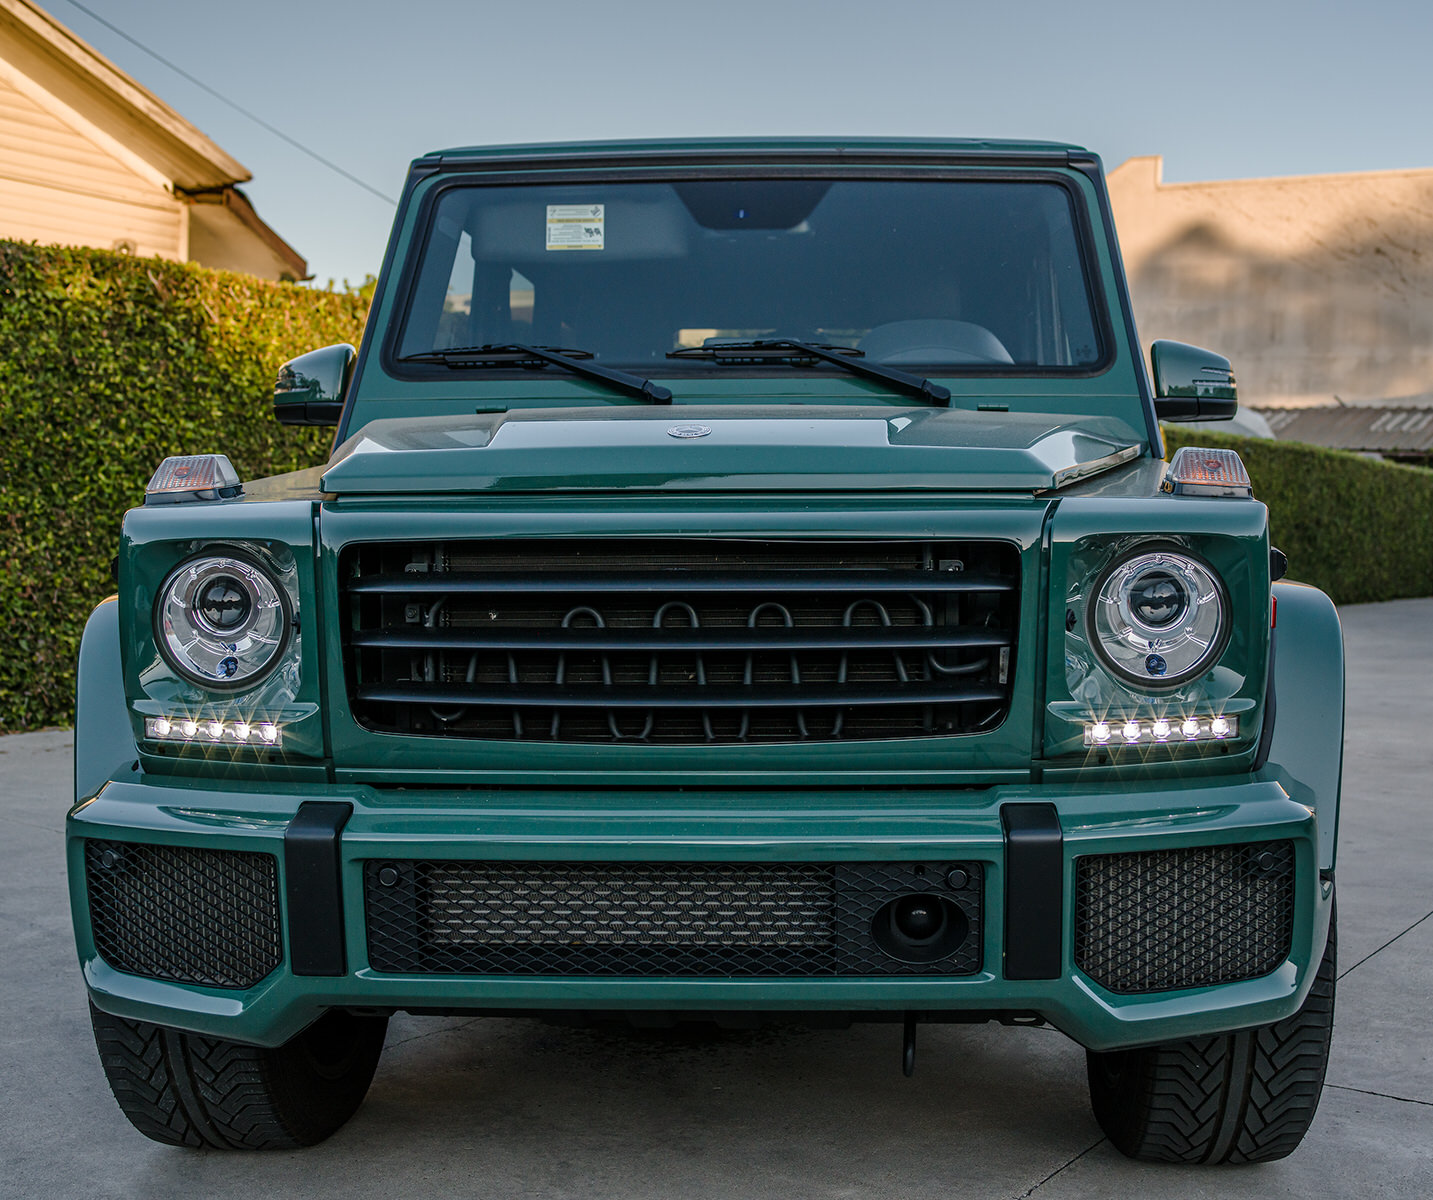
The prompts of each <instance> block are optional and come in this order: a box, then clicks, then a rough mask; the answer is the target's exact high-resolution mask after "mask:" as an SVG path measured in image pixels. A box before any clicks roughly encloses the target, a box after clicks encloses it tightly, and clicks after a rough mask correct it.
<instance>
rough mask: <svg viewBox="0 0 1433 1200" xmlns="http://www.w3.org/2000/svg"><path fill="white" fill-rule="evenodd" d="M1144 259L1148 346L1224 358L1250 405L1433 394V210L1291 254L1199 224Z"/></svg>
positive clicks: (1137, 269)
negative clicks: (1176, 346) (1178, 345)
mask: <svg viewBox="0 0 1433 1200" xmlns="http://www.w3.org/2000/svg"><path fill="white" fill-rule="evenodd" d="M1139 259H1140V261H1139V262H1138V264H1131V268H1130V289H1131V292H1132V295H1133V300H1134V308H1135V315H1136V317H1137V319H1138V322H1139V331H1140V338H1141V340H1142V341H1143V342H1144V343H1145V345H1146V346H1148V344H1149V343H1150V342H1151V341H1153V340H1154V339H1156V338H1174V339H1175V340H1177V341H1182V342H1192V343H1194V344H1195V345H1199V346H1204V347H1207V348H1208V349H1210V350H1214V351H1216V352H1217V353H1219V354H1223V355H1225V356H1226V357H1227V358H1229V359H1230V360H1231V361H1232V362H1233V364H1234V371H1235V374H1236V375H1237V376H1238V379H1239V393H1240V397H1241V399H1243V400H1244V401H1246V402H1252V403H1277V402H1279V401H1280V400H1283V399H1289V400H1316V399H1317V400H1320V401H1322V402H1324V403H1328V402H1330V401H1331V400H1332V397H1333V396H1334V395H1338V396H1340V397H1342V398H1343V399H1345V400H1348V399H1384V398H1393V397H1406V396H1415V395H1419V394H1420V393H1427V392H1430V391H1433V213H1429V214H1428V215H1427V217H1426V218H1424V219H1416V218H1414V219H1409V218H1399V219H1397V220H1377V221H1375V220H1374V219H1373V218H1370V219H1369V220H1368V221H1367V222H1363V221H1360V222H1357V223H1356V224H1354V225H1345V226H1342V227H1340V228H1339V229H1338V230H1337V232H1336V233H1335V234H1334V235H1332V236H1326V237H1321V238H1319V239H1318V240H1317V241H1316V242H1315V243H1314V248H1313V249H1312V250H1309V251H1306V252H1302V253H1298V254H1294V255H1289V256H1287V257H1282V256H1274V255H1270V254H1267V253H1261V252H1259V251H1257V250H1253V249H1250V248H1249V247H1248V246H1247V245H1241V244H1239V242H1238V241H1236V240H1235V239H1234V238H1232V237H1231V236H1229V235H1228V234H1227V233H1225V232H1224V231H1223V230H1221V229H1220V228H1219V227H1217V226H1216V225H1215V224H1213V223H1212V222H1198V223H1193V224H1189V225H1186V226H1185V227H1184V228H1183V229H1182V230H1181V231H1180V232H1179V233H1177V234H1176V235H1174V236H1172V237H1170V238H1167V239H1165V240H1164V241H1162V242H1159V243H1156V244H1155V245H1153V246H1152V247H1150V248H1148V249H1146V250H1145V251H1144V252H1143V253H1142V254H1140V256H1139Z"/></svg>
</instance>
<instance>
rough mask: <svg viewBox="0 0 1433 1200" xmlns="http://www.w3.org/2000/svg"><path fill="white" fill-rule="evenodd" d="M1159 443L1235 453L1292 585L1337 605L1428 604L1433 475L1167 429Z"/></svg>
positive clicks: (1204, 429) (1432, 589)
mask: <svg viewBox="0 0 1433 1200" xmlns="http://www.w3.org/2000/svg"><path fill="white" fill-rule="evenodd" d="M1164 440H1165V445H1166V447H1167V450H1168V453H1170V454H1171V455H1172V454H1173V453H1174V452H1175V450H1177V449H1178V448H1179V447H1180V446H1211V447H1219V446H1227V447H1229V448H1231V449H1234V450H1237V451H1238V452H1239V457H1240V458H1242V459H1243V460H1244V465H1245V466H1246V467H1248V468H1249V478H1250V479H1251V480H1252V481H1253V483H1254V495H1255V496H1256V497H1257V498H1258V499H1260V500H1262V501H1263V502H1264V503H1265V504H1267V505H1268V506H1269V533H1270V536H1271V537H1272V539H1273V543H1274V545H1275V546H1277V547H1278V548H1279V549H1280V550H1282V551H1283V552H1284V553H1285V554H1287V555H1288V556H1289V578H1290V579H1297V580H1299V581H1300V582H1302V583H1311V584H1313V585H1314V586H1315V587H1317V588H1322V589H1323V590H1324V591H1326V592H1327V593H1328V594H1329V595H1330V596H1332V597H1333V598H1334V600H1336V601H1337V602H1338V603H1339V604H1359V603H1363V602H1364V601H1369V600H1395V599H1398V598H1399V597H1403V596H1433V471H1430V470H1428V469H1427V468H1426V467H1405V466H1401V465H1399V464H1397V463H1388V462H1383V461H1382V460H1380V459H1373V458H1362V457H1360V456H1359V455H1357V454H1348V453H1346V452H1344V451H1341V450H1325V449H1324V448H1322V447H1321V446H1306V445H1304V444H1303V443H1301V442H1278V441H1269V440H1268V439H1266V438H1243V437H1230V436H1229V435H1227V434H1219V433H1214V432H1211V427H1210V426H1208V425H1167V426H1165V429H1164Z"/></svg>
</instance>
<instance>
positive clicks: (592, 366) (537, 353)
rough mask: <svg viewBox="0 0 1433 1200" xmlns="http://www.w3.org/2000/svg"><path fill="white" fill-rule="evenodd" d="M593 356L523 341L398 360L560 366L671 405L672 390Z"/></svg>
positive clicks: (456, 364) (458, 365)
mask: <svg viewBox="0 0 1433 1200" xmlns="http://www.w3.org/2000/svg"><path fill="white" fill-rule="evenodd" d="M591 357H592V352H591V351H590V350H566V349H563V348H562V347H560V346H529V345H527V344H526V343H524V342H506V343H504V344H502V345H489V346H454V347H452V348H451V349H446V350H426V351H424V352H423V353H422V354H405V355H404V356H403V357H402V358H400V359H399V360H398V361H399V362H414V363H442V364H443V365H444V366H448V367H453V368H455V369H457V368H462V367H526V368H535V367H544V366H552V367H562V368H563V369H564V370H567V371H571V372H572V373H573V374H574V375H581V376H582V377H583V378H584V379H593V380H596V381H597V382H598V383H605V384H606V385H607V386H608V387H610V388H612V389H613V390H614V391H618V392H622V393H624V394H625V395H628V396H635V397H637V399H638V400H646V401H648V402H649V403H651V404H670V403H671V402H672V393H671V391H670V389H668V388H664V387H662V386H661V384H657V383H653V382H652V381H651V380H650V379H643V378H642V377H641V376H640V375H631V374H629V373H628V372H626V371H614V370H613V369H612V368H611V367H599V366H598V365H597V364H596V363H595V362H588V361H586V360H588V359H590V358H591Z"/></svg>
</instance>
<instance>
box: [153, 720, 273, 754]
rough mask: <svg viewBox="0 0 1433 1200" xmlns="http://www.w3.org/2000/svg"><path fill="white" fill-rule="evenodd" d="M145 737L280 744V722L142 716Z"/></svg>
mask: <svg viewBox="0 0 1433 1200" xmlns="http://www.w3.org/2000/svg"><path fill="white" fill-rule="evenodd" d="M144 736H145V737H147V738H153V739H154V740H155V741H160V742H197V743H198V744H199V745H201V746H204V745H211V746H212V745H220V744H223V745H226V746H258V747H266V746H281V745H283V741H284V730H283V726H282V725H277V724H275V723H274V722H273V721H212V720H202V721H196V720H195V719H194V718H193V717H145V718H144Z"/></svg>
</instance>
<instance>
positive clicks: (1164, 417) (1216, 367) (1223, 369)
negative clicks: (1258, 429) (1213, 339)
mask: <svg viewBox="0 0 1433 1200" xmlns="http://www.w3.org/2000/svg"><path fill="white" fill-rule="evenodd" d="M1149 363H1150V367H1151V369H1152V371H1153V373H1154V412H1155V415H1156V416H1157V417H1158V418H1159V419H1160V420H1161V421H1227V420H1229V419H1230V418H1231V417H1233V416H1234V414H1235V413H1237V412H1238V411H1239V394H1238V389H1237V386H1236V384H1235V380H1234V370H1233V368H1232V367H1231V366H1230V364H1229V360H1228V359H1227V358H1225V357H1224V356H1223V355H1221V354H1215V353H1214V352H1213V351H1210V350H1201V349H1200V348H1199V347H1198V346H1187V345H1185V344H1184V343H1183V342H1171V341H1166V340H1160V341H1157V342H1155V343H1154V344H1153V345H1152V346H1150V348H1149Z"/></svg>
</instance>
